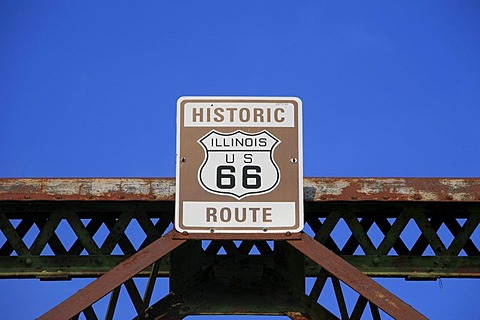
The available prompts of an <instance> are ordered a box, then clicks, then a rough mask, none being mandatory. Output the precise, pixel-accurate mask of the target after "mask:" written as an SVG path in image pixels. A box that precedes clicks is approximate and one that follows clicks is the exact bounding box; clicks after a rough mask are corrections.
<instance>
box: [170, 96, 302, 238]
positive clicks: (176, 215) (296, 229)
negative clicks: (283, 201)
mask: <svg viewBox="0 0 480 320" xmlns="http://www.w3.org/2000/svg"><path fill="white" fill-rule="evenodd" d="M277 100H279V102H280V101H288V100H290V101H295V102H296V105H297V109H298V110H296V111H297V114H296V116H297V133H298V134H297V135H298V140H297V143H298V162H297V165H298V216H297V217H295V218H296V220H297V223H295V226H294V227H293V228H292V229H288V227H285V228H284V229H282V230H278V229H273V228H272V229H267V230H265V229H262V228H261V227H258V228H256V227H255V228H254V230H252V227H246V228H242V229H240V228H232V229H228V230H225V229H217V230H214V229H209V228H208V227H205V228H204V229H193V228H192V229H191V230H190V229H184V228H181V225H182V223H181V221H180V214H179V213H180V200H179V198H180V197H179V195H180V183H179V177H180V164H181V161H182V159H181V158H180V157H181V155H180V140H181V139H180V129H181V127H182V124H181V114H182V110H181V107H182V105H183V104H184V103H185V101H201V102H205V101H208V102H210V101H212V102H216V101H218V102H230V103H236V102H238V103H242V102H275V101H277ZM176 111H177V117H176V121H177V123H176V125H177V128H176V168H175V174H176V176H175V179H176V183H175V192H176V196H175V212H174V229H175V230H176V231H177V232H180V233H183V234H189V233H192V234H199V233H203V234H205V233H216V234H228V233H234V234H242V233H243V234H245V233H246V234H252V235H253V234H274V233H276V234H279V233H298V232H301V231H302V230H303V228H304V205H303V201H304V198H303V119H302V112H303V110H302V101H301V100H300V99H299V98H298V97H291V96H285V97H279V96H276V97H267V96H182V97H180V98H179V99H178V100H177V107H176ZM207 127H211V126H207ZM211 128H212V130H215V129H216V128H215V127H213V126H212V127H211ZM280 174H281V173H280ZM287 229H288V230H287Z"/></svg>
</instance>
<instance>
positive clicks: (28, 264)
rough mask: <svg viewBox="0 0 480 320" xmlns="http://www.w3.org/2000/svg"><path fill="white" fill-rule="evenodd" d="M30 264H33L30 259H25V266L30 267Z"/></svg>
mask: <svg viewBox="0 0 480 320" xmlns="http://www.w3.org/2000/svg"><path fill="white" fill-rule="evenodd" d="M32 262H33V261H32V259H30V258H27V259H25V264H26V265H27V266H31V265H32Z"/></svg>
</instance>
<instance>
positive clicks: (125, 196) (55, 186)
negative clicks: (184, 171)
mask: <svg viewBox="0 0 480 320" xmlns="http://www.w3.org/2000/svg"><path fill="white" fill-rule="evenodd" d="M0 200H17V201H21V200H23V201H25V200H27V201H28V200H48V201H55V200H82V201H85V200H86V201H88V200H102V201H105V200H106V201H115V200H116V201H122V200H124V201H127V200H128V201H132V200H142V201H153V200H157V201H158V200H160V201H174V200H175V179H174V178H162V179H155V178H138V179H137V178H118V179H117V178H102V179H97V178H80V179H74V178H71V179H70V178H69V179H63V178H54V179H0Z"/></svg>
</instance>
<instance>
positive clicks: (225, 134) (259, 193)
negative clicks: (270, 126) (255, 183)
mask: <svg viewBox="0 0 480 320" xmlns="http://www.w3.org/2000/svg"><path fill="white" fill-rule="evenodd" d="M212 134H217V135H219V136H224V137H228V136H233V135H236V134H243V135H245V136H248V137H255V136H260V135H263V134H266V135H268V136H269V137H270V138H271V139H272V140H273V141H274V143H273V144H272V146H271V147H270V149H269V150H268V151H269V159H270V162H271V163H272V166H273V168H274V169H275V173H276V178H275V182H274V183H273V184H272V185H271V186H270V187H269V188H267V189H264V190H261V191H251V192H245V193H242V194H237V193H234V192H230V191H218V190H214V189H212V188H210V187H208V186H207V185H205V183H204V181H203V180H202V178H201V175H202V171H203V169H204V168H205V166H206V164H207V163H208V160H209V151H210V150H209V149H208V147H207V146H206V145H205V144H204V143H203V141H204V140H205V139H206V138H208V137H209V136H210V135H212ZM197 142H198V143H199V144H200V145H201V146H202V147H203V150H204V151H205V159H204V161H203V163H202V165H201V166H200V168H199V170H198V175H197V178H198V182H199V184H200V186H201V187H202V188H203V189H204V190H205V191H207V192H210V193H213V194H218V195H228V196H231V197H233V198H235V199H237V200H240V199H242V198H245V197H248V196H253V195H261V194H266V193H269V192H271V191H272V190H274V189H275V188H276V187H277V186H278V184H279V183H280V169H279V167H278V165H277V164H276V162H275V160H274V158H273V153H274V151H275V148H276V147H277V145H278V144H279V143H280V142H281V141H280V140H279V139H278V138H277V137H275V136H274V135H273V134H271V133H270V132H268V131H267V130H262V131H259V132H255V133H249V132H245V131H242V130H236V131H234V132H229V133H224V132H218V131H216V130H211V131H210V132H208V133H207V134H206V135H204V136H203V137H202V138H200V139H198V140H197ZM210 152H211V151H210ZM225 152H228V149H226V150H225ZM251 152H259V151H258V150H257V151H255V150H254V151H251Z"/></svg>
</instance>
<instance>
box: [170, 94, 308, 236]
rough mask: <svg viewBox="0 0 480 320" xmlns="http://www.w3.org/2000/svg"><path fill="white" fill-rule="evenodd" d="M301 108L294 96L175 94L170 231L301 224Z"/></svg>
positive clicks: (296, 227)
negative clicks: (174, 177)
mask: <svg viewBox="0 0 480 320" xmlns="http://www.w3.org/2000/svg"><path fill="white" fill-rule="evenodd" d="M301 111H302V102H301V100H300V99H298V98H294V97H182V98H180V99H179V100H178V102H177V173H176V175H177V180H176V201H175V228H176V229H177V231H179V232H183V233H185V232H188V233H206V232H208V233H265V232H271V233H281V232H282V233H283V232H292V233H293V232H299V231H301V230H302V229H303V166H302V163H303V159H302V135H301V132H302V113H301Z"/></svg>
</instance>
